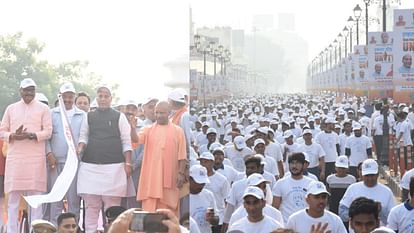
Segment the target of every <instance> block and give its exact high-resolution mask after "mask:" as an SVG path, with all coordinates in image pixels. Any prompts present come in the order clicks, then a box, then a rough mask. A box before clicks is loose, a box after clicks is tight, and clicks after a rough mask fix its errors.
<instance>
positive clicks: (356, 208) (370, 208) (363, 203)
mask: <svg viewBox="0 0 414 233" xmlns="http://www.w3.org/2000/svg"><path fill="white" fill-rule="evenodd" d="M358 214H373V215H374V217H375V219H378V215H379V211H378V204H377V203H376V202H375V201H374V200H372V199H368V198H366V197H358V198H357V199H355V200H354V201H353V202H352V203H351V206H349V218H353V217H355V216H356V215H358Z"/></svg>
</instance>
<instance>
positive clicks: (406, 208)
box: [387, 177, 414, 233]
mask: <svg viewBox="0 0 414 233" xmlns="http://www.w3.org/2000/svg"><path fill="white" fill-rule="evenodd" d="M413 223H414V177H411V179H410V199H409V200H407V201H405V202H403V203H401V204H399V205H397V206H395V207H394V208H392V209H391V211H390V214H389V215H388V225H387V226H388V227H389V228H391V229H392V230H394V231H395V232H399V233H410V232H414V224H413Z"/></svg>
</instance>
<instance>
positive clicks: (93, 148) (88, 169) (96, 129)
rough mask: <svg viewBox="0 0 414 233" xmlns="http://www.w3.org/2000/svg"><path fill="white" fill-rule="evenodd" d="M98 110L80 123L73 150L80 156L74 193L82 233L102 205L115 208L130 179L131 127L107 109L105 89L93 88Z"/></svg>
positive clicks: (89, 228)
mask: <svg viewBox="0 0 414 233" xmlns="http://www.w3.org/2000/svg"><path fill="white" fill-rule="evenodd" d="M96 100H97V104H98V108H97V109H96V110H95V111H91V112H89V113H88V115H87V120H85V121H83V123H82V126H81V132H80V137H79V143H78V147H77V154H78V155H79V156H81V163H80V165H79V172H78V186H77V188H78V194H79V195H81V196H82V198H83V199H84V200H85V207H86V211H85V216H86V218H85V232H86V233H94V232H95V231H96V229H97V223H98V218H99V211H100V210H101V207H102V203H103V205H104V208H105V210H106V209H107V208H109V207H111V206H119V205H120V204H121V198H122V197H125V196H126V194H127V178H128V177H129V176H131V172H132V164H131V151H132V148H131V127H130V125H129V123H128V120H127V118H126V116H125V115H124V114H123V113H120V112H118V111H116V110H114V109H112V108H111V102H112V94H111V91H110V89H109V88H108V87H105V86H101V87H99V88H98V89H97V97H96Z"/></svg>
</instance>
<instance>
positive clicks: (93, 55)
mask: <svg viewBox="0 0 414 233" xmlns="http://www.w3.org/2000/svg"><path fill="white" fill-rule="evenodd" d="M0 6H1V8H2V13H1V14H0V34H1V35H7V34H13V33H16V32H19V31H21V32H23V35H24V36H25V37H26V38H32V37H34V38H36V39H38V40H39V41H41V42H43V43H45V45H46V47H45V49H44V52H43V53H42V54H41V58H42V59H46V60H48V61H49V62H51V63H53V64H59V63H61V62H70V61H74V60H87V61H89V62H90V66H89V70H88V71H91V72H95V73H97V74H99V75H101V76H102V77H103V83H104V84H114V83H118V84H120V90H119V92H118V96H119V97H121V99H134V100H137V101H141V100H144V99H146V98H147V97H158V98H161V99H165V98H167V95H168V93H169V91H170V89H169V88H166V87H165V86H164V82H166V81H168V80H169V79H171V76H172V75H171V72H170V70H169V69H168V68H166V67H165V66H164V64H165V63H167V62H170V61H174V60H176V59H178V58H182V57H188V48H189V39H188V38H189V36H188V35H189V5H188V3H186V2H184V1H183V2H176V1H174V2H173V1H161V0H155V1H134V0H117V1H94V0H90V1H85V0H39V1H31V0H13V1H11V0H6V1H4V0H2V1H1V2H0Z"/></svg>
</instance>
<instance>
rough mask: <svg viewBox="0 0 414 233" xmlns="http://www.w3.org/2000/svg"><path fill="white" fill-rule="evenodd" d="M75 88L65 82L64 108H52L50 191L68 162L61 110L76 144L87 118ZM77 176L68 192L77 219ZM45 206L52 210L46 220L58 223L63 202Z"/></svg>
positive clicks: (69, 208)
mask: <svg viewBox="0 0 414 233" xmlns="http://www.w3.org/2000/svg"><path fill="white" fill-rule="evenodd" d="M75 93H76V91H75V88H74V86H73V84H72V83H65V84H63V85H62V86H61V87H60V94H61V95H62V100H63V104H64V109H61V108H60V107H56V108H53V109H52V110H51V117H52V124H53V134H52V137H51V138H50V139H49V140H48V141H47V144H46V145H47V147H46V158H47V161H48V166H49V167H48V177H49V180H48V191H49V192H50V191H51V189H52V187H53V184H54V183H55V182H56V179H57V177H58V176H59V174H60V173H61V172H62V171H63V167H64V166H65V163H66V158H67V155H68V145H67V143H66V139H65V135H64V130H63V127H64V126H63V123H62V117H61V112H60V111H62V110H63V111H65V114H66V116H67V119H68V123H69V125H70V129H71V132H72V138H73V140H74V143H75V145H77V144H78V140H79V136H80V129H81V125H82V122H83V121H85V120H86V113H85V112H84V111H82V110H81V109H79V108H77V107H75V105H74V101H75ZM76 186H77V177H76V176H75V178H74V179H73V181H72V184H71V185H70V187H69V190H68V191H67V193H66V198H67V203H68V211H70V212H72V213H75V214H76V219H79V207H80V197H79V196H78V194H77V187H76ZM44 207H46V208H48V210H47V211H46V213H48V211H50V212H49V213H50V216H47V214H46V216H45V217H46V218H47V219H46V220H48V221H50V222H52V223H53V224H55V225H56V224H57V217H58V215H59V214H60V213H62V210H63V202H62V201H60V202H54V203H50V204H45V205H44Z"/></svg>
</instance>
